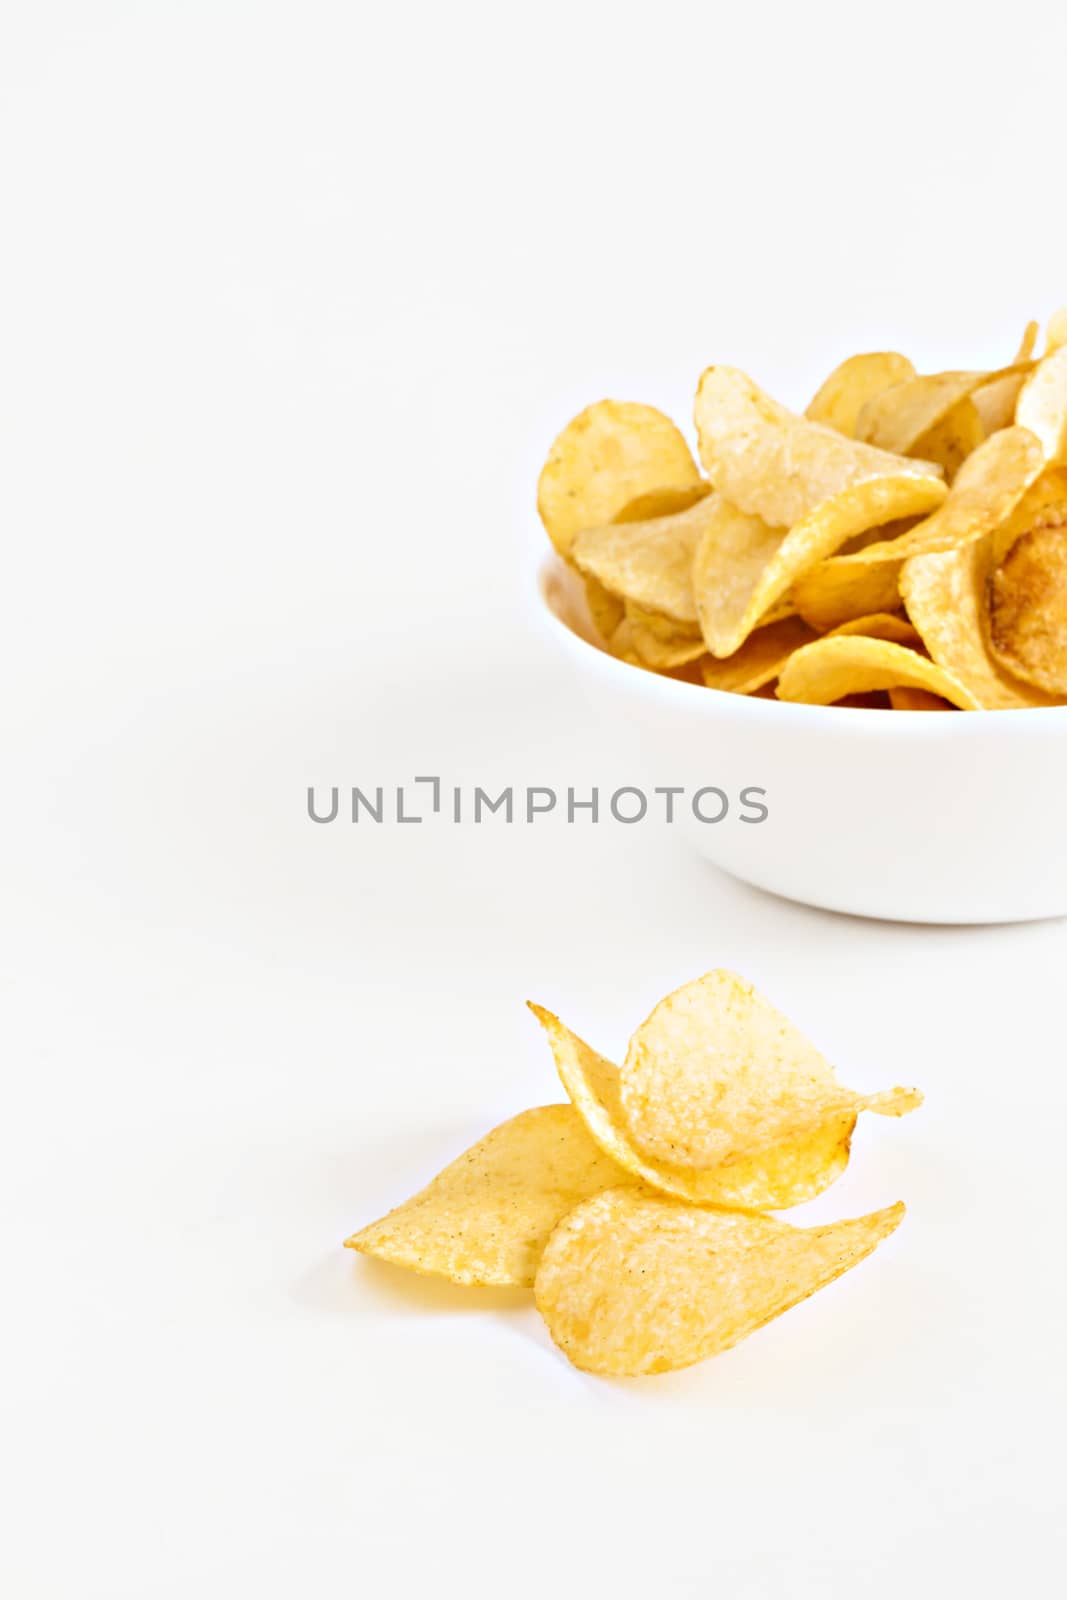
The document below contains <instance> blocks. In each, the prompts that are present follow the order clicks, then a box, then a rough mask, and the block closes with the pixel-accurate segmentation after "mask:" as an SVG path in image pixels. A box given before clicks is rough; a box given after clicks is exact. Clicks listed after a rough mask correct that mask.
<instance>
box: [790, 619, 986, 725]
mask: <svg viewBox="0 0 1067 1600" xmlns="http://www.w3.org/2000/svg"><path fill="white" fill-rule="evenodd" d="M900 688H908V689H928V690H929V691H930V693H931V694H939V695H942V696H943V697H944V699H946V700H951V701H952V703H953V705H957V706H959V707H960V708H961V709H962V710H964V711H979V710H981V702H980V700H979V699H978V698H977V696H976V695H974V694H972V693H971V691H970V690H969V689H968V687H967V686H966V684H964V683H961V682H960V680H959V679H958V678H955V677H954V676H953V675H952V674H951V673H950V672H946V671H945V670H944V669H943V668H941V667H939V666H936V665H935V664H934V663H933V662H932V661H928V660H927V658H926V657H925V656H921V655H920V654H919V653H918V651H917V650H910V649H908V647H907V646H906V645H901V644H893V643H892V642H891V641H889V640H886V639H857V638H841V637H838V638H834V637H833V636H832V635H830V636H829V637H827V638H825V639H817V640H816V642H815V643H814V644H809V645H807V646H806V647H805V648H804V649H803V650H798V651H797V653H796V655H795V656H792V657H791V658H790V660H789V662H788V664H787V666H785V667H784V668H783V670H782V674H781V676H780V678H779V679H778V698H779V700H798V701H800V702H802V703H803V704H804V705H809V706H828V705H833V704H834V702H835V701H839V700H844V699H845V698H846V697H847V696H850V695H855V694H869V693H870V692H871V691H872V690H875V689H900Z"/></svg>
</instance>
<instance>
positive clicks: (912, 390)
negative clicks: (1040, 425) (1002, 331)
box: [856, 369, 1008, 456]
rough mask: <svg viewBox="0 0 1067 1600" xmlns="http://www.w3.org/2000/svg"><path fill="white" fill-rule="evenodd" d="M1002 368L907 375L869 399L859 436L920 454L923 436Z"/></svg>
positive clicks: (905, 452) (900, 452)
mask: <svg viewBox="0 0 1067 1600" xmlns="http://www.w3.org/2000/svg"><path fill="white" fill-rule="evenodd" d="M1007 370H1008V369H1004V371H1002V372H997V373H992V372H935V373H931V374H929V375H927V376H925V377H915V378H905V380H904V381H903V383H897V384H894V385H893V387H892V388H891V389H883V390H882V392H881V393H880V394H876V395H875V396H874V397H873V398H872V399H870V400H868V402H867V404H866V405H865V406H864V408H863V410H862V411H861V412H860V415H859V417H858V419H857V421H856V437H857V439H863V440H866V442H867V443H868V444H872V445H878V446H879V447H880V448H881V449H882V450H893V451H896V453H897V454H898V455H902V456H907V455H911V454H913V453H914V454H918V451H917V446H918V442H919V440H920V439H922V438H923V437H925V436H926V435H927V434H929V433H930V431H931V429H933V428H935V427H936V426H937V424H938V423H939V422H941V421H943V419H944V418H945V417H946V416H947V415H948V413H949V412H950V411H952V410H953V408H954V407H955V406H957V405H959V403H960V401H961V400H966V399H967V398H968V397H969V396H970V395H973V393H974V392H975V390H976V389H978V388H980V387H981V386H982V385H983V384H986V383H989V382H990V380H991V379H993V378H994V377H997V378H999V377H1002V376H1004V374H1005V372H1006V371H1007Z"/></svg>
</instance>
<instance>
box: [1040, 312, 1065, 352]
mask: <svg viewBox="0 0 1067 1600" xmlns="http://www.w3.org/2000/svg"><path fill="white" fill-rule="evenodd" d="M1063 344H1067V306H1061V307H1060V309H1059V310H1058V311H1054V312H1053V314H1052V316H1051V317H1050V318H1049V321H1048V332H1047V333H1046V334H1045V354H1046V355H1051V354H1052V352H1053V350H1058V349H1059V348H1060V346H1061V345H1063Z"/></svg>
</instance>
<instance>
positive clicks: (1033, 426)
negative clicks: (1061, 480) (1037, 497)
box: [1015, 345, 1067, 466]
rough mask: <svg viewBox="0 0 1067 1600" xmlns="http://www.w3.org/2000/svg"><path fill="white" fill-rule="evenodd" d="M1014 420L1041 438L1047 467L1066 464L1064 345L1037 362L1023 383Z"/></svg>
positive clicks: (1066, 359) (1066, 355)
mask: <svg viewBox="0 0 1067 1600" xmlns="http://www.w3.org/2000/svg"><path fill="white" fill-rule="evenodd" d="M1015 420H1016V422H1017V423H1018V424H1019V426H1020V427H1023V428H1029V430H1030V432H1031V433H1033V434H1035V435H1036V436H1037V438H1038V439H1040V441H1041V448H1042V449H1043V450H1044V452H1045V460H1046V461H1047V462H1048V464H1049V466H1056V465H1063V464H1067V346H1065V345H1061V346H1060V347H1059V349H1057V350H1054V351H1053V352H1052V354H1051V355H1047V356H1044V357H1043V358H1042V359H1041V360H1040V361H1039V362H1038V364H1037V366H1036V367H1035V368H1034V370H1033V372H1032V373H1031V374H1030V376H1029V377H1028V378H1027V380H1026V382H1025V383H1024V384H1023V387H1022V392H1021V393H1020V395H1019V400H1018V404H1017V405H1016V407H1015Z"/></svg>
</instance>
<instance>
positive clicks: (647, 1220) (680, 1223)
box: [534, 1189, 904, 1377]
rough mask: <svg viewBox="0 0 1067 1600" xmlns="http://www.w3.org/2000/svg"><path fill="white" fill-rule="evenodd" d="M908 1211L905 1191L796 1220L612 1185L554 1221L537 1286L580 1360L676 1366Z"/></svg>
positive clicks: (784, 1300)
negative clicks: (861, 1207) (832, 1216)
mask: <svg viewBox="0 0 1067 1600" xmlns="http://www.w3.org/2000/svg"><path fill="white" fill-rule="evenodd" d="M903 1215H904V1207H903V1205H901V1204H899V1203H898V1204H897V1205H895V1206H889V1207H888V1208H887V1209H886V1210H884V1211H875V1212H872V1213H871V1214H870V1215H868V1216H865V1217H856V1218H854V1219H852V1220H850V1221H847V1222H835V1223H831V1224H829V1225H827V1226H822V1227H816V1228H793V1227H791V1226H790V1225H789V1224H788V1223H785V1222H779V1221H777V1220H775V1219H774V1218H772V1217H758V1216H746V1215H742V1214H740V1213H736V1212H735V1213H728V1212H721V1211H720V1212H715V1211H702V1210H700V1209H698V1208H697V1207H695V1206H687V1205H683V1204H680V1203H679V1202H678V1201H676V1200H668V1199H664V1198H662V1197H660V1196H649V1195H646V1194H640V1193H637V1192H635V1191H634V1190H632V1189H622V1190H607V1191H605V1192H604V1193H603V1194H600V1195H597V1196H596V1197H595V1198H594V1199H592V1200H587V1201H586V1202H585V1203H584V1204H582V1205H580V1206H579V1207H577V1209H576V1210H574V1211H572V1212H571V1214H570V1215H569V1216H568V1217H566V1218H565V1219H564V1220H563V1221H562V1222H561V1223H560V1224H559V1226H558V1227H557V1228H556V1229H555V1231H554V1232H553V1234H552V1237H551V1238H550V1239H549V1241H548V1244H547V1246H546V1247H545V1251H544V1254H543V1256H542V1257H541V1264H540V1266H539V1267H538V1270H537V1277H536V1280H535V1283H534V1298H535V1300H536V1302H537V1308H538V1310H539V1311H540V1313H541V1315H542V1316H543V1317H544V1319H545V1323H546V1324H547V1327H548V1331H549V1333H550V1334H551V1335H552V1338H553V1340H554V1341H555V1343H556V1344H557V1345H558V1346H559V1348H560V1349H561V1350H562V1351H563V1353H564V1355H566V1356H567V1357H568V1359H569V1360H570V1361H572V1362H573V1363H574V1365H575V1366H577V1367H580V1368H581V1369H582V1370H583V1371H585V1372H595V1373H601V1374H603V1375H605V1376H612V1377H639V1376H642V1375H644V1374H648V1373H655V1372H672V1371H675V1370H677V1369H678V1368H680V1367H688V1366H692V1365H693V1363H694V1362H697V1361H703V1360H704V1359H706V1358H707V1357H708V1356H713V1355H718V1354H719V1353H720V1352H721V1351H723V1350H729V1349H730V1348H731V1346H732V1345H735V1344H739V1343H740V1341H741V1340H742V1339H745V1338H747V1337H748V1335H749V1334H750V1333H755V1331H756V1330H757V1328H761V1327H763V1325H764V1324H765V1323H767V1322H771V1321H772V1320H773V1319H774V1318H775V1317H778V1316H781V1314H782V1312H784V1311H788V1310H789V1309H790V1307H791V1306H795V1305H797V1304H799V1302H800V1301H802V1300H806V1299H807V1298H808V1296H809V1295H812V1294H814V1293H815V1292H816V1290H818V1289H821V1288H823V1287H824V1286H825V1285H826V1284H828V1283H830V1282H832V1281H833V1279H834V1278H837V1277H840V1275H841V1274H842V1273H843V1272H847V1271H848V1270H849V1268H850V1267H854V1266H855V1265H856V1264H857V1263H858V1262H860V1261H862V1260H863V1258H864V1257H865V1256H868V1255H870V1254H871V1252H872V1250H874V1249H875V1248H876V1247H877V1246H878V1245H879V1244H881V1242H882V1240H883V1239H886V1238H888V1236H889V1235H890V1234H891V1233H892V1232H893V1231H894V1229H895V1228H896V1227H897V1226H898V1225H899V1223H900V1220H901V1218H902V1217H903Z"/></svg>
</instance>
